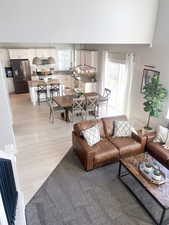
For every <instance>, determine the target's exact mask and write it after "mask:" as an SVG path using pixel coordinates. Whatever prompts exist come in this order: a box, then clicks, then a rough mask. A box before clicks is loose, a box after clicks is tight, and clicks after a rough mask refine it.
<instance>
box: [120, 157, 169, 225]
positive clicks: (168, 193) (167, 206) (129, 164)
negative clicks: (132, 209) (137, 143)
mask: <svg viewBox="0 0 169 225" xmlns="http://www.w3.org/2000/svg"><path fill="white" fill-rule="evenodd" d="M143 160H144V154H140V155H137V156H131V157H128V158H125V159H121V160H120V163H119V179H120V180H121V181H122V183H123V184H124V185H125V186H126V187H127V189H128V190H129V191H130V192H131V193H132V194H133V195H134V197H135V198H136V199H137V200H138V201H139V203H140V204H141V205H142V206H143V207H144V209H145V210H146V211H147V213H148V214H149V216H150V217H151V218H152V219H153V221H154V222H155V223H156V224H158V225H168V224H169V218H166V211H167V210H169V180H168V179H167V182H166V183H165V184H162V185H156V184H153V183H151V182H150V181H148V180H147V179H146V178H144V177H143V176H142V174H141V173H140V171H139V169H138V166H139V164H140V162H142V161H143ZM122 167H123V169H125V172H124V171H122ZM162 169H163V171H164V172H165V173H167V174H169V172H168V170H167V169H166V168H164V167H163V168H162ZM129 174H130V175H132V176H133V177H134V178H135V179H136V180H137V181H138V182H139V183H140V185H141V186H142V187H143V188H144V189H145V190H146V191H147V192H148V193H149V194H150V195H151V196H152V197H153V199H154V200H155V201H156V202H157V203H158V205H159V206H160V207H161V208H162V214H161V217H160V220H159V221H157V220H156V218H155V217H154V216H153V214H152V212H151V211H150V210H151V209H148V208H146V206H145V205H144V203H143V202H142V201H141V200H140V198H139V197H138V196H137V194H136V193H134V191H133V189H132V187H130V186H129V185H128V184H127V183H126V182H125V181H124V179H123V177H125V176H127V175H129ZM164 220H165V221H164Z"/></svg>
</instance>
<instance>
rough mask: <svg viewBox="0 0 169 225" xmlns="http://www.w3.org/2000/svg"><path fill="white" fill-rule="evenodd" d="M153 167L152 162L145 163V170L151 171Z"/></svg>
mask: <svg viewBox="0 0 169 225" xmlns="http://www.w3.org/2000/svg"><path fill="white" fill-rule="evenodd" d="M152 169H153V167H152V165H151V164H150V163H147V162H145V163H144V171H145V172H147V173H150V172H151V171H152Z"/></svg>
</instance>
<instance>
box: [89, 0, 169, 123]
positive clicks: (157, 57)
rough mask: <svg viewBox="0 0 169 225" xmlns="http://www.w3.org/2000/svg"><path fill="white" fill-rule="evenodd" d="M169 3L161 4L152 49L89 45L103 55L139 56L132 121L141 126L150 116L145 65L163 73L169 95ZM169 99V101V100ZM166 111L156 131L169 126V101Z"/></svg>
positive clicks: (163, 0)
mask: <svg viewBox="0 0 169 225" xmlns="http://www.w3.org/2000/svg"><path fill="white" fill-rule="evenodd" d="M168 9H169V1H168V0H161V1H160V8H159V13H158V19H157V26H156V31H155V36H154V40H153V43H152V47H149V46H141V45H140V46H138V45H86V48H94V49H99V53H101V51H103V50H111V51H113V52H134V53H135V70H134V79H133V85H132V93H131V95H132V99H131V119H132V120H133V121H134V122H135V123H136V124H137V125H138V124H139V126H142V125H144V124H145V123H146V120H147V113H146V112H144V110H143V102H144V99H143V96H142V94H141V93H140V87H141V82H142V72H143V68H144V65H145V64H148V65H154V66H155V67H156V69H157V70H159V71H160V73H161V74H160V80H161V83H162V84H163V85H164V87H165V88H167V89H168V92H169V26H168V23H167V21H169V13H168ZM168 99H169V97H168ZM168 99H166V102H165V104H164V107H163V113H162V114H161V118H160V119H156V118H152V119H151V126H153V127H155V126H156V124H157V123H162V124H163V123H164V124H166V122H168V121H167V120H166V118H165V117H166V114H167V110H168V107H169V101H168Z"/></svg>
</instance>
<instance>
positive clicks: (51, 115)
mask: <svg viewBox="0 0 169 225" xmlns="http://www.w3.org/2000/svg"><path fill="white" fill-rule="evenodd" d="M48 104H49V110H50V111H49V120H50V121H51V122H52V123H54V120H55V113H56V112H58V113H65V109H64V108H62V107H59V106H58V105H57V104H56V103H54V102H53V101H52V100H51V99H49V100H48Z"/></svg>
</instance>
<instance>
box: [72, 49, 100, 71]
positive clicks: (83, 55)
mask: <svg viewBox="0 0 169 225" xmlns="http://www.w3.org/2000/svg"><path fill="white" fill-rule="evenodd" d="M97 62H98V52H97V51H90V50H76V51H75V66H78V65H88V66H93V67H95V68H96V70H97Z"/></svg>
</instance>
